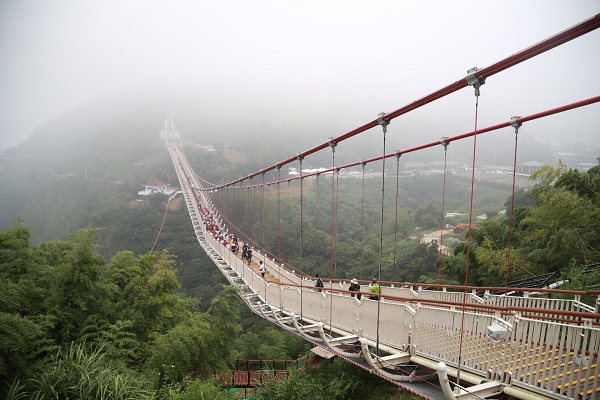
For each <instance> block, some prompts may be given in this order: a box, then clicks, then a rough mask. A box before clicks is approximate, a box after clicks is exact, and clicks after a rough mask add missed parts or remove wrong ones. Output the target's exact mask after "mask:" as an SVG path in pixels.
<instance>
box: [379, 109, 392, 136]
mask: <svg viewBox="0 0 600 400" xmlns="http://www.w3.org/2000/svg"><path fill="white" fill-rule="evenodd" d="M384 115H385V113H384V112H381V113H379V117H378V118H377V122H378V123H379V125H381V126H382V127H383V133H386V132H387V126H388V125H389V124H390V120H389V119H387V118H383V117H384Z"/></svg>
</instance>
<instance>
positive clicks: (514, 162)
mask: <svg viewBox="0 0 600 400" xmlns="http://www.w3.org/2000/svg"><path fill="white" fill-rule="evenodd" d="M518 136H519V127H518V126H515V152H514V154H515V155H514V160H513V181H512V197H511V203H510V219H509V227H508V254H507V259H506V278H505V285H506V286H507V287H508V270H509V268H510V249H511V242H512V233H513V218H514V214H515V213H514V210H515V181H516V178H517V143H518Z"/></svg>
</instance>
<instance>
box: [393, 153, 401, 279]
mask: <svg viewBox="0 0 600 400" xmlns="http://www.w3.org/2000/svg"><path fill="white" fill-rule="evenodd" d="M400 155H401V154H399V153H396V218H395V220H394V279H393V280H394V281H396V261H397V254H398V251H397V250H398V188H399V180H400Z"/></svg>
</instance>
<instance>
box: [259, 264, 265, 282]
mask: <svg viewBox="0 0 600 400" xmlns="http://www.w3.org/2000/svg"><path fill="white" fill-rule="evenodd" d="M259 268H260V274H261V275H262V277H263V279H264V277H265V272H267V268H266V267H265V264H263V262H262V261H260V262H259Z"/></svg>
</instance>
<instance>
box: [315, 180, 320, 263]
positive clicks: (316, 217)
mask: <svg viewBox="0 0 600 400" xmlns="http://www.w3.org/2000/svg"><path fill="white" fill-rule="evenodd" d="M319 175H320V174H319V173H317V179H316V180H317V204H316V207H315V273H319V272H320V271H319Z"/></svg>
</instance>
